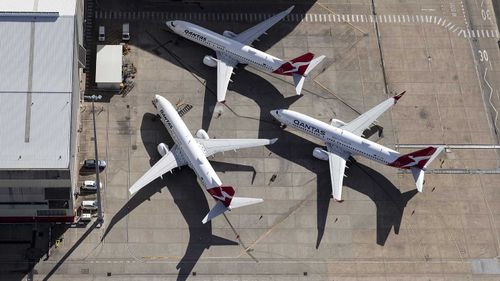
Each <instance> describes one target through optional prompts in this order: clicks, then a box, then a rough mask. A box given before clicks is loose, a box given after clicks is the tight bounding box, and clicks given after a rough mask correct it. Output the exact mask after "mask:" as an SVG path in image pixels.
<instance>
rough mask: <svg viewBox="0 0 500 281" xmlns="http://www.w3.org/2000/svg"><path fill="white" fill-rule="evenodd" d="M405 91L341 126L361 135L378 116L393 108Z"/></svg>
mask: <svg viewBox="0 0 500 281" xmlns="http://www.w3.org/2000/svg"><path fill="white" fill-rule="evenodd" d="M404 93H405V92H402V93H401V94H399V95H396V96H394V97H392V98H389V99H387V100H385V101H383V102H381V103H380V104H379V105H377V106H375V107H374V108H372V109H370V110H368V111H367V112H365V113H363V114H361V115H360V116H359V117H358V118H356V119H354V120H352V121H351V122H349V123H348V124H346V125H344V126H342V127H341V129H343V130H347V131H349V132H351V133H353V134H355V135H358V136H361V135H362V134H363V131H364V130H366V129H367V128H368V127H370V125H371V124H372V123H373V122H375V120H377V118H378V117H379V116H380V115H382V114H383V113H384V112H386V111H387V110H388V109H389V108H391V107H392V106H393V105H394V104H396V102H397V101H398V99H400V98H401V97H402V96H403V95H404Z"/></svg>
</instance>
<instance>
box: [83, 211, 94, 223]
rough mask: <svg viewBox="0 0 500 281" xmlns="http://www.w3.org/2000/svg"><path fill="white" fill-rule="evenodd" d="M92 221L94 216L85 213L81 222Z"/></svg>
mask: <svg viewBox="0 0 500 281" xmlns="http://www.w3.org/2000/svg"><path fill="white" fill-rule="evenodd" d="M91 220H92V214H91V213H83V214H82V215H81V216H80V221H82V222H89V221H91Z"/></svg>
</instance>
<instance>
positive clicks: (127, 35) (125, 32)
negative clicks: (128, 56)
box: [122, 23, 130, 41]
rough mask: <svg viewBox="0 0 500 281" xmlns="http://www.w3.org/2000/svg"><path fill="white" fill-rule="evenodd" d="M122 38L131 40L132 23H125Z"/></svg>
mask: <svg viewBox="0 0 500 281" xmlns="http://www.w3.org/2000/svg"><path fill="white" fill-rule="evenodd" d="M122 40H123V41H128V40H130V24H129V23H124V24H123V28H122Z"/></svg>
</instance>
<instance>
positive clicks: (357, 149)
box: [271, 92, 444, 202]
mask: <svg viewBox="0 0 500 281" xmlns="http://www.w3.org/2000/svg"><path fill="white" fill-rule="evenodd" d="M404 94H405V92H402V93H400V94H398V95H395V96H393V97H391V98H389V99H387V100H385V101H383V102H382V103H380V104H379V105H377V106H375V107H374V108H372V109H370V110H369V111H367V112H365V113H364V114H362V115H361V116H359V117H358V118H356V119H354V120H353V121H351V122H349V123H345V122H342V121H340V120H338V119H332V120H331V122H330V124H327V123H325V122H322V121H320V120H317V119H314V118H312V117H309V116H307V115H304V114H302V113H298V112H295V111H292V110H286V109H277V110H276V109H275V110H272V111H271V115H272V116H273V117H274V118H275V119H277V120H278V121H280V122H281V124H282V127H283V128H286V127H287V126H288V125H290V126H291V127H292V128H294V129H296V130H299V131H302V132H304V133H306V134H308V135H310V136H313V137H315V138H318V139H320V140H322V141H324V142H325V145H326V149H327V150H324V149H323V148H321V147H316V148H314V150H313V153H312V154H313V156H314V157H315V158H317V159H320V160H324V161H329V164H330V178H331V183H332V196H333V198H334V199H335V201H338V202H342V201H343V200H342V186H343V179H344V172H345V168H346V161H347V160H348V159H349V157H350V156H351V155H360V156H363V157H365V158H368V159H371V160H373V161H375V162H378V163H381V164H384V165H388V166H392V167H396V168H400V169H409V170H410V171H411V173H412V175H413V178H414V180H415V185H416V187H417V190H418V191H419V192H422V190H423V184H424V172H425V170H426V168H427V166H428V165H429V164H430V163H431V162H432V161H433V160H434V159H435V158H436V157H437V156H438V155H439V154H440V153H441V152H442V151H443V149H444V146H437V147H434V146H429V147H427V148H424V149H422V150H418V151H415V152H412V153H409V154H404V155H401V154H400V153H399V152H397V151H395V150H392V149H390V148H388V147H385V146H383V145H380V144H378V143H375V142H373V141H370V140H368V139H365V138H363V137H362V136H363V131H364V130H365V129H367V128H369V127H370V125H371V124H372V123H373V122H375V121H376V119H377V118H378V117H379V116H380V115H382V114H383V113H384V112H385V111H387V110H388V109H389V108H391V107H392V106H393V105H394V104H396V103H397V101H398V100H399V99H400V98H401V97H402V96H403V95H404Z"/></svg>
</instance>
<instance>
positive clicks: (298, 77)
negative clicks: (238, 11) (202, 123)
mask: <svg viewBox="0 0 500 281" xmlns="http://www.w3.org/2000/svg"><path fill="white" fill-rule="evenodd" d="M293 8H294V6H291V7H290V8H288V9H287V10H285V11H283V12H281V13H279V14H276V15H274V16H273V17H271V18H269V19H267V20H265V21H263V22H261V23H259V24H257V25H256V26H254V27H251V28H249V29H247V30H245V31H243V32H242V33H239V34H236V33H234V32H231V31H228V30H225V31H224V32H223V33H222V35H220V34H218V33H215V32H213V31H210V30H208V29H206V28H203V27H201V26H198V25H195V24H192V23H189V22H185V21H180V20H173V21H167V22H166V24H167V26H168V27H169V28H170V29H171V30H172V31H173V32H175V33H176V34H179V35H180V36H182V37H184V38H187V39H189V40H191V41H193V42H196V43H198V44H200V45H203V46H205V47H208V48H210V49H212V50H214V51H215V55H216V57H217V58H214V57H213V56H210V55H206V56H205V57H204V58H203V63H204V64H205V65H207V66H209V67H217V101H218V102H221V103H224V102H225V99H226V92H227V87H228V85H229V82H230V81H231V80H230V79H231V75H232V74H233V69H234V68H235V67H236V66H237V65H238V64H244V65H246V64H248V65H251V66H253V67H255V68H257V69H260V70H263V71H266V72H272V73H276V74H281V75H286V76H292V77H293V82H294V84H295V91H296V93H297V95H300V93H301V91H302V86H303V85H304V80H305V77H307V75H308V74H309V73H310V72H311V71H312V70H313V69H314V68H315V67H316V66H317V65H318V64H319V63H320V62H321V61H322V60H323V59H324V58H325V56H320V57H317V58H315V59H313V58H314V54H312V53H306V54H304V55H302V56H299V57H297V58H294V59H292V60H290V61H283V60H281V59H279V58H277V57H274V56H272V55H270V54H267V53H265V52H262V51H259V50H257V49H255V48H252V47H251V46H249V45H251V44H252V42H253V41H255V40H258V37H260V36H261V35H262V34H266V31H267V30H268V29H269V28H271V27H272V26H273V25H275V24H276V23H278V22H279V21H280V20H281V19H283V18H284V17H286V16H287V15H288V14H289V13H290V12H291V11H292V9H293Z"/></svg>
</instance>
